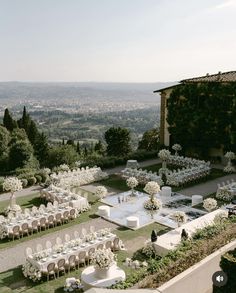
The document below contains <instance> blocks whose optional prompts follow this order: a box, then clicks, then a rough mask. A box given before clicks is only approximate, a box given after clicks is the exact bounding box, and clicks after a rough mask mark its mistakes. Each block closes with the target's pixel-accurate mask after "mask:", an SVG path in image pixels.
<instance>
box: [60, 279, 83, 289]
mask: <svg viewBox="0 0 236 293" xmlns="http://www.w3.org/2000/svg"><path fill="white" fill-rule="evenodd" d="M83 287H84V286H83V285H82V284H81V281H80V280H79V279H76V278H67V279H66V283H65V285H64V291H65V292H73V291H74V290H76V292H78V289H83ZM79 292H81V291H79Z"/></svg>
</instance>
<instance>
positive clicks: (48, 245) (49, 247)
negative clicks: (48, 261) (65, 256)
mask: <svg viewBox="0 0 236 293" xmlns="http://www.w3.org/2000/svg"><path fill="white" fill-rule="evenodd" d="M46 248H47V249H51V248H52V242H51V241H49V240H47V241H46Z"/></svg>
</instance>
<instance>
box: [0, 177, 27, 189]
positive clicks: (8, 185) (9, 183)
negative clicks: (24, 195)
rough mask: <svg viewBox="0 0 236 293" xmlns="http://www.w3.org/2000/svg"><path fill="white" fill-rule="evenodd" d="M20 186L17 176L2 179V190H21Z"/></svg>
mask: <svg viewBox="0 0 236 293" xmlns="http://www.w3.org/2000/svg"><path fill="white" fill-rule="evenodd" d="M22 188H23V187H22V182H21V180H19V179H18V178H17V177H7V178H5V179H4V182H3V190H6V191H10V192H11V193H14V192H16V191H19V190H21V189H22Z"/></svg>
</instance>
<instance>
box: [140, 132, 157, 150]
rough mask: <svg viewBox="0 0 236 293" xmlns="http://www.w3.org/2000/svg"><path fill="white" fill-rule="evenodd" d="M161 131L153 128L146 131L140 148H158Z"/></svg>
mask: <svg viewBox="0 0 236 293" xmlns="http://www.w3.org/2000/svg"><path fill="white" fill-rule="evenodd" d="M158 144H159V131H158V130H157V128H153V129H150V130H147V131H146V132H144V134H143V137H142V139H141V140H140V141H139V144H138V149H139V150H147V151H154V150H157V149H158Z"/></svg>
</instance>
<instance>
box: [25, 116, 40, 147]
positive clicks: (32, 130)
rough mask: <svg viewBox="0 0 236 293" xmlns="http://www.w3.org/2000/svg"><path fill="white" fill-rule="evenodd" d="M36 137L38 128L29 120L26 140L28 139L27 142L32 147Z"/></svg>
mask: <svg viewBox="0 0 236 293" xmlns="http://www.w3.org/2000/svg"><path fill="white" fill-rule="evenodd" d="M38 135H39V132H38V128H37V126H36V124H35V122H34V121H33V120H31V121H30V125H29V128H28V138H29V141H30V142H31V143H32V145H35V143H36V140H37V138H38Z"/></svg>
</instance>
